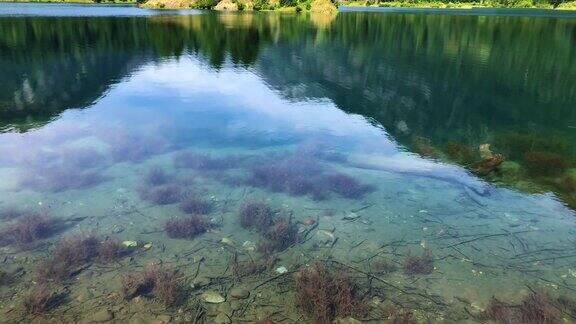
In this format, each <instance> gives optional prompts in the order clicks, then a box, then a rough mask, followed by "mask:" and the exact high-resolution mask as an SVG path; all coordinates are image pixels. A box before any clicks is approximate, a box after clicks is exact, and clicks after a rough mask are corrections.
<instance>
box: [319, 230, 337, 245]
mask: <svg viewBox="0 0 576 324" xmlns="http://www.w3.org/2000/svg"><path fill="white" fill-rule="evenodd" d="M316 240H317V241H319V243H322V244H325V245H329V244H332V243H333V242H334V241H335V240H336V237H335V236H334V234H332V233H331V232H329V231H327V230H318V232H316Z"/></svg>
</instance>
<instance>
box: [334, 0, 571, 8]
mask: <svg viewBox="0 0 576 324" xmlns="http://www.w3.org/2000/svg"><path fill="white" fill-rule="evenodd" d="M344 3H346V4H350V5H360V6H379V7H439V8H442V7H495V8H557V7H562V6H568V7H569V8H573V7H574V6H575V4H576V2H575V1H574V0H362V1H344Z"/></svg>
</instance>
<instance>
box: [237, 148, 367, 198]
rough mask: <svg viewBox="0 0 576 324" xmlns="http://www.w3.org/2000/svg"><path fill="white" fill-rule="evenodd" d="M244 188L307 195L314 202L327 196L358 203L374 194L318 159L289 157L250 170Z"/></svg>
mask: <svg viewBox="0 0 576 324" xmlns="http://www.w3.org/2000/svg"><path fill="white" fill-rule="evenodd" d="M249 173H250V176H249V177H248V180H247V184H248V185H250V186H252V187H257V188H264V189H267V190H269V191H271V192H282V193H286V194H289V195H291V196H305V195H310V196H312V198H313V199H315V200H324V199H326V198H327V197H328V196H329V195H330V193H335V194H337V195H339V196H341V197H344V198H348V199H360V198H363V197H364V196H365V195H366V194H367V193H369V192H372V191H374V187H373V186H370V185H365V184H362V183H360V182H359V181H358V180H357V179H355V178H353V177H351V176H349V175H346V174H344V173H340V172H336V171H332V170H329V168H328V167H327V166H325V165H324V164H322V163H320V161H318V160H317V159H314V158H310V157H306V156H304V157H296V156H288V157H285V158H283V159H282V160H281V162H278V160H277V159H270V160H269V161H267V162H264V163H261V162H260V163H258V164H257V165H253V166H252V167H251V168H249Z"/></svg>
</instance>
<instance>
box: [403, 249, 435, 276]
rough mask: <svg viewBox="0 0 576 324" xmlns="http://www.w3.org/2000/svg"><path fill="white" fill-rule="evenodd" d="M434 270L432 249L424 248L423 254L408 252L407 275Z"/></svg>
mask: <svg viewBox="0 0 576 324" xmlns="http://www.w3.org/2000/svg"><path fill="white" fill-rule="evenodd" d="M432 271H434V257H433V256H432V251H431V250H429V249H426V250H424V252H423V253H422V255H421V256H415V255H411V254H410V253H408V255H407V256H406V259H405V260H404V273H405V274H407V275H421V274H431V273H432Z"/></svg>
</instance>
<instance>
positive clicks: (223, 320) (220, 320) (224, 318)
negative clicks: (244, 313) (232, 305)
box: [214, 313, 232, 324]
mask: <svg viewBox="0 0 576 324" xmlns="http://www.w3.org/2000/svg"><path fill="white" fill-rule="evenodd" d="M214 323H216V324H228V323H232V321H231V320H230V317H228V315H226V314H224V313H219V314H218V315H216V317H215V318H214Z"/></svg>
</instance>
